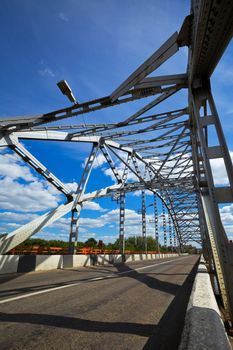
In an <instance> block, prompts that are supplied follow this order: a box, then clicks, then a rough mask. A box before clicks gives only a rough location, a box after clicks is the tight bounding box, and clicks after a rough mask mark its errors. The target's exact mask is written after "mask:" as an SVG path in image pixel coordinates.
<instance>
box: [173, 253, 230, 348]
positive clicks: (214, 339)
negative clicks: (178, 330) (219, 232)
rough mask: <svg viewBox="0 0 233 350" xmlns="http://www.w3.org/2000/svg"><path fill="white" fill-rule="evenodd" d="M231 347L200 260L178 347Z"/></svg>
mask: <svg viewBox="0 0 233 350" xmlns="http://www.w3.org/2000/svg"><path fill="white" fill-rule="evenodd" d="M209 349H211V350H223V349H224V350H231V349H232V348H231V345H230V343H229V340H228V337H227V334H226V332H225V328H224V324H223V321H222V318H221V315H220V311H219V308H218V305H217V302H216V298H215V295H214V292H213V289H212V285H211V281H210V277H209V274H208V271H207V268H206V266H205V264H204V260H203V258H202V259H201V260H200V264H199V266H198V270H197V275H196V278H195V281H194V285H193V289H192V294H191V297H190V301H189V304H188V308H187V312H186V317H185V325H184V330H183V334H182V338H181V343H180V346H179V350H209Z"/></svg>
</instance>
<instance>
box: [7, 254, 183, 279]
mask: <svg viewBox="0 0 233 350" xmlns="http://www.w3.org/2000/svg"><path fill="white" fill-rule="evenodd" d="M175 256H178V254H175V253H174V254H147V255H146V254H125V255H123V256H122V255H120V254H100V255H94V254H90V255H0V274H6V273H15V272H30V271H48V270H54V269H65V268H72V267H79V266H91V265H105V264H117V263H122V262H133V261H140V260H141V261H142V260H154V259H162V258H171V257H175Z"/></svg>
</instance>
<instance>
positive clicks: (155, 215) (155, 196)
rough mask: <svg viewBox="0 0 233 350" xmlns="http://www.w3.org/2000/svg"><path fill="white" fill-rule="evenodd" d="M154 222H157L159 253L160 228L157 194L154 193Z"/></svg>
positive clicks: (156, 237) (156, 231) (156, 234)
mask: <svg viewBox="0 0 233 350" xmlns="http://www.w3.org/2000/svg"><path fill="white" fill-rule="evenodd" d="M153 206H154V224H155V242H156V246H157V251H158V253H159V252H160V249H159V228H158V206H157V195H156V194H155V193H154V203H153Z"/></svg>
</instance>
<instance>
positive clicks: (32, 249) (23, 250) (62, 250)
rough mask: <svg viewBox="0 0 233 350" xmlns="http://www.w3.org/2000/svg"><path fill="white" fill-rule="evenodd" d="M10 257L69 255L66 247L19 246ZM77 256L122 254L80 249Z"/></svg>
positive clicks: (114, 250) (133, 252) (129, 251)
mask: <svg viewBox="0 0 233 350" xmlns="http://www.w3.org/2000/svg"><path fill="white" fill-rule="evenodd" d="M162 253H163V254H171V253H172V252H162ZM8 254H9V255H31V254H32V255H33V254H36V255H40V254H41V255H53V254H69V252H68V248H66V247H45V246H38V245H33V246H23V245H22V246H21V245H20V246H18V247H16V248H13V249H11V250H10V251H9V252H8ZM76 254H82V255H89V254H94V255H97V254H121V252H120V250H118V249H111V250H108V249H98V248H91V247H84V248H78V250H77V253H76ZM125 254H145V251H132V250H125ZM147 254H160V253H159V252H158V251H155V250H153V251H148V252H147Z"/></svg>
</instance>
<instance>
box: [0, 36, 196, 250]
mask: <svg viewBox="0 0 233 350" xmlns="http://www.w3.org/2000/svg"><path fill="white" fill-rule="evenodd" d="M178 49H179V45H178V34H177V33H174V34H173V35H172V36H171V37H170V38H169V39H168V40H167V42H166V43H165V44H163V45H162V46H161V47H160V48H159V50H157V51H156V52H155V53H154V54H153V55H152V56H151V57H150V58H149V59H148V60H146V61H145V62H144V63H143V64H142V65H141V66H140V67H139V68H138V69H137V70H136V71H135V72H134V73H133V74H131V76H130V77H129V78H128V79H127V80H126V81H125V82H123V83H122V84H121V85H120V87H119V88H117V89H116V90H115V91H114V92H113V93H112V94H111V95H110V96H107V97H104V98H101V99H98V100H95V101H88V102H85V103H82V104H78V103H76V104H74V105H73V106H71V107H69V108H66V109H62V110H59V111H55V112H51V113H47V114H45V115H41V116H37V117H22V118H16V119H4V120H1V129H2V138H1V145H2V146H5V145H7V146H9V147H10V148H11V149H13V150H14V151H15V152H16V153H17V154H18V155H19V156H20V157H22V159H23V160H24V161H25V162H27V163H28V164H29V165H30V166H32V167H33V168H34V169H35V170H36V171H37V172H38V173H39V174H41V175H42V176H43V177H44V178H46V179H47V180H48V181H49V182H50V183H51V184H52V185H53V186H55V187H56V188H57V189H58V190H59V191H61V192H62V193H63V194H64V195H65V196H66V197H67V203H66V204H64V205H61V206H59V207H58V208H57V209H56V210H53V211H52V212H50V213H47V214H45V215H43V216H41V217H40V218H37V219H36V220H34V221H33V222H31V223H29V224H27V225H25V226H23V227H21V228H19V229H17V230H16V231H14V232H12V233H11V234H10V235H8V237H7V240H5V245H4V247H3V246H2V251H3V250H4V252H6V251H7V250H9V249H11V248H12V247H13V246H15V245H17V244H19V243H20V242H22V241H23V240H25V239H26V238H27V237H29V236H31V235H33V234H35V233H36V232H38V231H39V230H41V229H42V228H44V227H45V226H47V225H48V224H50V223H52V222H54V221H55V220H57V219H58V218H60V217H61V216H63V215H65V214H67V213H68V212H69V211H71V212H72V220H71V235H70V240H71V241H72V239H73V238H74V239H75V237H76V240H77V235H78V223H79V214H80V210H81V206H82V203H83V202H84V201H87V200H91V199H94V198H101V197H103V196H113V195H115V196H116V195H119V196H120V197H121V201H120V202H121V205H120V214H121V217H120V231H121V232H120V234H121V235H123V234H124V215H125V214H124V196H125V193H126V192H130V191H135V190H138V189H140V190H142V196H145V190H146V189H147V190H150V191H152V192H153V193H154V194H156V195H158V196H159V197H160V198H162V199H163V200H164V203H165V204H166V206H167V209H168V211H169V213H170V215H171V217H172V220H173V224H174V227H175V229H176V234H177V237H178V241H179V242H180V243H186V242H188V241H190V240H192V241H196V242H201V233H200V225H199V219H198V198H197V194H196V191H195V179H194V176H193V164H192V151H191V139H190V128H189V124H190V122H189V109H188V107H187V106H185V107H184V108H181V109H178V110H172V111H167V112H163V113H156V106H158V104H160V103H162V102H163V101H164V100H166V99H167V98H169V97H170V96H172V95H174V94H176V93H177V92H178V91H180V90H181V89H186V88H187V74H186V73H183V74H177V75H170V76H159V77H157V76H154V77H152V76H150V77H147V76H148V75H149V74H151V73H153V72H154V71H155V70H156V68H158V67H159V66H160V65H161V64H162V63H163V62H165V61H166V60H167V59H169V57H171V56H172V55H174V54H175V53H176V52H177V51H178ZM150 96H154V98H153V99H152V100H151V99H150V102H149V103H148V98H147V97H150ZM138 99H146V104H145V105H144V107H142V108H140V110H137V111H135V113H134V114H133V115H130V116H128V117H126V118H122V121H121V122H117V123H111V124H85V125H84V124H76V125H72V124H69V125H67V126H64V125H61V124H60V125H59V123H58V122H59V121H60V120H62V119H65V118H70V117H74V116H77V115H80V114H87V113H89V112H91V111H95V110H97V109H103V108H114V106H115V105H119V104H121V103H125V102H128V103H129V102H130V101H134V100H138ZM54 122H55V123H54ZM49 123H52V126H50V125H49ZM43 124H45V125H46V126H43ZM28 139H30V140H47V141H51V140H56V141H61V142H88V143H91V144H92V145H93V147H92V150H91V153H90V156H89V159H88V161H87V163H86V167H85V169H84V172H83V175H82V178H81V180H80V183H79V186H78V188H77V191H76V193H70V192H69V190H68V189H67V188H66V186H65V185H64V184H63V183H62V182H61V181H60V180H59V179H58V178H57V177H56V176H55V175H54V174H52V173H51V172H50V171H49V170H48V169H47V168H45V167H44V166H43V165H42V164H41V163H40V162H39V160H38V159H36V158H35V157H34V156H33V155H32V154H31V153H30V152H29V151H28V150H27V149H26V148H25V147H24V146H23V144H22V142H21V141H23V140H28ZM99 152H101V153H102V154H103V155H104V157H105V159H106V161H107V163H108V164H109V167H110V168H111V169H112V172H113V174H114V176H115V178H116V185H113V186H110V187H108V188H105V189H100V190H98V191H96V192H94V193H86V192H85V189H86V185H87V182H88V178H89V175H90V173H91V170H92V166H93V162H94V160H95V158H96V156H97V153H99ZM116 160H117V162H118V163H119V162H121V163H122V164H123V165H124V167H125V170H124V173H123V174H121V173H120V172H119V170H118V167H117V166H116ZM128 173H131V177H130V178H132V174H134V178H135V181H134V182H132V180H131V181H127V174H128ZM143 220H145V218H144V219H143ZM143 230H144V231H145V225H144V226H143ZM143 235H145V232H144V233H143Z"/></svg>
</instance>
